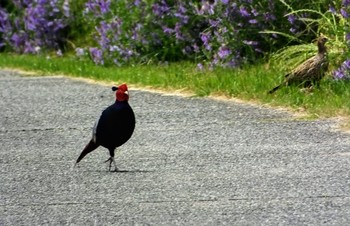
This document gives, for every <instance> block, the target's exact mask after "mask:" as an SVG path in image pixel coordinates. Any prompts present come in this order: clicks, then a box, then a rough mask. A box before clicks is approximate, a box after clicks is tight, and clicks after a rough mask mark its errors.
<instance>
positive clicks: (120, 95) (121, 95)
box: [112, 84, 129, 101]
mask: <svg viewBox="0 0 350 226" xmlns="http://www.w3.org/2000/svg"><path fill="white" fill-rule="evenodd" d="M112 90H113V91H117V92H116V94H115V96H116V100H117V101H128V100H129V93H128V87H127V85H126V84H122V85H120V86H118V87H115V86H113V87H112Z"/></svg>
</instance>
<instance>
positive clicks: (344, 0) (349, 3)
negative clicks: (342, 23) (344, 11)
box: [342, 0, 350, 6]
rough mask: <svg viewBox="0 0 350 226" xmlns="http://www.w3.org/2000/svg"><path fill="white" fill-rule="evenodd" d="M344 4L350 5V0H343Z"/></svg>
mask: <svg viewBox="0 0 350 226" xmlns="http://www.w3.org/2000/svg"><path fill="white" fill-rule="evenodd" d="M342 4H343V5H344V6H349V5H350V0H343V3H342Z"/></svg>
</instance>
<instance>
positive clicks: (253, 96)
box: [0, 53, 350, 118]
mask: <svg viewBox="0 0 350 226" xmlns="http://www.w3.org/2000/svg"><path fill="white" fill-rule="evenodd" d="M0 68H11V69H21V70H26V71H34V72H37V73H38V74H40V75H49V74H50V75H53V74H64V75H68V76H71V77H82V78H89V79H94V80H99V81H107V82H111V81H113V82H115V83H121V82H126V83H128V84H130V85H135V86H141V87H152V88H155V89H162V90H168V91H174V90H182V91H183V92H190V93H192V94H194V95H197V96H208V95H214V96H215V95H220V96H227V97H229V98H230V97H235V98H239V99H242V100H247V101H253V102H258V103H264V104H269V105H271V106H281V107H287V108H289V109H293V110H295V111H302V112H304V113H308V114H309V116H311V117H336V116H342V117H344V116H345V117H346V118H348V117H349V116H350V101H349V100H350V83H348V82H339V81H333V80H331V79H327V78H326V79H323V80H322V82H321V85H320V87H319V88H317V89H314V90H313V91H312V92H311V93H310V92H309V93H308V92H302V91H300V89H299V88H297V87H284V88H282V89H281V90H278V91H277V92H276V93H275V94H272V95H271V94H267V91H268V90H270V89H271V88H272V87H274V86H275V85H277V84H278V83H279V82H280V81H281V80H282V79H283V78H282V77H283V73H284V69H283V66H281V65H274V66H271V65H269V64H257V65H248V66H245V67H244V68H241V69H235V70H233V69H224V68H217V69H215V70H202V71H200V70H198V69H197V68H196V66H195V65H194V64H193V63H189V62H181V63H174V64H169V65H134V66H127V67H126V66H125V67H102V66H96V65H94V64H93V63H92V62H91V61H88V60H86V61H82V60H78V59H76V58H75V57H51V58H47V57H44V56H31V55H12V54H3V53H2V54H0Z"/></svg>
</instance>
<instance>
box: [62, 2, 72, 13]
mask: <svg viewBox="0 0 350 226" xmlns="http://www.w3.org/2000/svg"><path fill="white" fill-rule="evenodd" d="M62 8H63V14H64V15H65V16H66V17H69V16H70V8H69V2H68V0H64V2H63V6H62Z"/></svg>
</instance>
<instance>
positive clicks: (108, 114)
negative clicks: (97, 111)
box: [94, 101, 135, 149]
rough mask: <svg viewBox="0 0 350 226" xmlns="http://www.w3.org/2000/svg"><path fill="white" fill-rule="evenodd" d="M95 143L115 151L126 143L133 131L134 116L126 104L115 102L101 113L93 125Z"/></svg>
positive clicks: (124, 102)
mask: <svg viewBox="0 0 350 226" xmlns="http://www.w3.org/2000/svg"><path fill="white" fill-rule="evenodd" d="M95 127H96V128H94V130H96V134H94V137H95V140H96V143H97V144H99V145H101V146H103V147H105V148H107V149H115V148H117V147H119V146H121V145H123V144H124V143H125V142H126V141H128V140H129V139H130V137H131V135H132V133H133V132H134V129H135V115H134V112H133V110H132V109H131V107H130V105H129V103H128V102H126V101H123V102H118V101H116V102H115V103H114V104H113V105H111V106H109V107H108V108H106V110H104V111H103V112H102V115H101V117H100V119H99V120H98V122H97V125H95Z"/></svg>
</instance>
